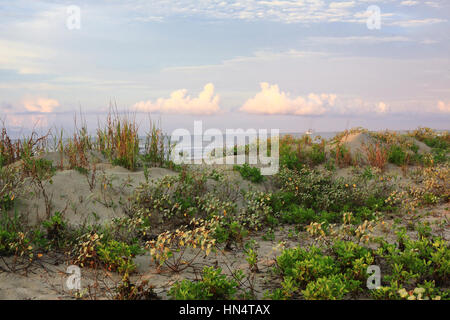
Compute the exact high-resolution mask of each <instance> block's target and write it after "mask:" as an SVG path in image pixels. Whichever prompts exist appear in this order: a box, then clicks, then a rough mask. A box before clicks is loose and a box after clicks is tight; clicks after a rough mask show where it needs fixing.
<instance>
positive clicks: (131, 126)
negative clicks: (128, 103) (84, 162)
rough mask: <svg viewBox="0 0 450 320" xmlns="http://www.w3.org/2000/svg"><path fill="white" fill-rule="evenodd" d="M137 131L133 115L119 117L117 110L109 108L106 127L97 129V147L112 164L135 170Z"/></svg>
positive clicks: (137, 143) (137, 149)
mask: <svg viewBox="0 0 450 320" xmlns="http://www.w3.org/2000/svg"><path fill="white" fill-rule="evenodd" d="M138 129H139V127H138V125H137V124H136V119H135V116H134V115H130V114H124V115H120V114H119V113H118V111H117V109H112V108H111V109H110V112H109V114H108V117H107V120H106V126H105V127H104V128H99V129H97V147H98V149H99V151H100V152H102V154H103V155H104V156H106V157H107V158H108V159H109V160H110V161H111V163H112V164H115V165H120V166H123V167H125V168H127V169H129V170H135V169H136V167H137V157H138V154H139V135H138Z"/></svg>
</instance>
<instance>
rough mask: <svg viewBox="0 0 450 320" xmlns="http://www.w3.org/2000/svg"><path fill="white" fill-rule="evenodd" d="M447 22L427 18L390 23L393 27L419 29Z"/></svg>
mask: <svg viewBox="0 0 450 320" xmlns="http://www.w3.org/2000/svg"><path fill="white" fill-rule="evenodd" d="M443 22H447V20H446V19H438V18H426V19H410V20H402V21H393V22H390V23H389V25H391V26H399V27H404V28H408V27H419V26H425V25H432V24H437V23H443Z"/></svg>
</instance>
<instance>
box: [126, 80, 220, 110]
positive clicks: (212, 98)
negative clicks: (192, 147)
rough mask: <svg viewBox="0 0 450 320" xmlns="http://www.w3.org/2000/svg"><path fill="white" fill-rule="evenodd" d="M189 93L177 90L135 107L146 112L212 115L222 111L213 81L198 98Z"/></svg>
mask: <svg viewBox="0 0 450 320" xmlns="http://www.w3.org/2000/svg"><path fill="white" fill-rule="evenodd" d="M187 93H188V91H187V90H186V89H181V90H176V91H174V92H172V93H171V94H170V98H159V99H157V100H156V101H155V102H152V101H151V100H148V101H141V102H138V103H136V104H135V105H134V109H135V110H137V111H144V112H158V113H178V114H196V115H211V114H215V113H218V112H219V111H220V107H219V96H218V95H215V94H214V85H213V84H212V83H208V84H206V85H205V86H204V88H203V91H202V92H200V93H199V95H198V97H196V98H192V97H191V96H189V95H188V94H187Z"/></svg>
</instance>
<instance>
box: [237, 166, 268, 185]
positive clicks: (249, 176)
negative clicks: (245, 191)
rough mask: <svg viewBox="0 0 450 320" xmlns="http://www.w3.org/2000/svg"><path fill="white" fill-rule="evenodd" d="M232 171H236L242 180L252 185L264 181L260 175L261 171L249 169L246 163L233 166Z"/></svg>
mask: <svg viewBox="0 0 450 320" xmlns="http://www.w3.org/2000/svg"><path fill="white" fill-rule="evenodd" d="M233 170H235V171H238V172H239V173H240V174H241V176H242V178H244V179H246V180H250V181H251V182H254V183H259V182H261V181H263V180H264V176H262V175H261V169H259V168H256V167H250V165H249V164H248V163H244V164H243V165H242V166H239V165H235V166H234V167H233Z"/></svg>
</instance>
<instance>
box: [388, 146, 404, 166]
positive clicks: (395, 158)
mask: <svg viewBox="0 0 450 320" xmlns="http://www.w3.org/2000/svg"><path fill="white" fill-rule="evenodd" d="M388 160H389V162H390V163H393V164H396V165H398V166H403V165H405V164H406V163H407V160H408V157H407V155H406V152H405V151H403V150H402V148H401V147H400V146H396V145H394V146H392V147H391V149H390V150H389V159H388Z"/></svg>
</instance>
